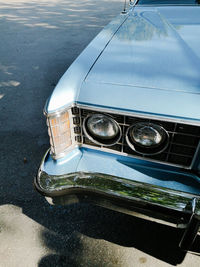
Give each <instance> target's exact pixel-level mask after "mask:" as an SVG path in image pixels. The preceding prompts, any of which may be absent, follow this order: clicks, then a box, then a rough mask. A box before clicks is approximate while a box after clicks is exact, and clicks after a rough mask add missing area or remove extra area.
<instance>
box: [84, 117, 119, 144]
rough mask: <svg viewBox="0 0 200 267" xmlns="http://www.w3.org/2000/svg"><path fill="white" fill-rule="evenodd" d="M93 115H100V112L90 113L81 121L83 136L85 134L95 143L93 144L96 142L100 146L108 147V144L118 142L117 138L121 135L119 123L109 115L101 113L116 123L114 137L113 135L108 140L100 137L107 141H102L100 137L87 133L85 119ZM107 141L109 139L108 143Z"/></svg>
mask: <svg viewBox="0 0 200 267" xmlns="http://www.w3.org/2000/svg"><path fill="white" fill-rule="evenodd" d="M93 115H102V114H98V113H94V114H92V115H89V116H87V117H86V118H85V119H84V121H83V131H84V134H85V136H86V137H87V138H88V139H89V140H90V141H91V142H93V143H95V144H97V145H100V146H106V147H109V146H113V145H115V144H117V143H118V142H119V140H120V139H121V137H122V130H121V127H120V125H119V124H118V122H116V121H115V120H114V119H113V118H112V117H110V116H107V115H103V116H105V117H106V118H108V119H109V120H110V121H112V122H113V123H114V124H115V125H117V127H118V130H119V132H118V134H117V136H116V137H114V138H113V139H110V140H109V139H102V141H108V143H106V142H102V141H101V138H100V137H99V138H98V137H97V138H95V137H93V136H91V135H90V134H89V133H88V130H87V121H88V119H89V118H90V117H91V116H93ZM109 141H110V143H109Z"/></svg>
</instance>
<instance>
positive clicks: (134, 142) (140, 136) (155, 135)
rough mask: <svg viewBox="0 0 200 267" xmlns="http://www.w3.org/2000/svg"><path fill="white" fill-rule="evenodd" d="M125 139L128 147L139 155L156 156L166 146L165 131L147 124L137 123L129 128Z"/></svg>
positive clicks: (155, 125)
mask: <svg viewBox="0 0 200 267" xmlns="http://www.w3.org/2000/svg"><path fill="white" fill-rule="evenodd" d="M126 139H127V143H128V144H129V146H130V147H131V148H132V149H133V150H135V151H136V152H138V153H141V154H151V155H153V154H158V153H161V152H162V151H163V150H164V149H165V148H166V147H167V145H168V133H167V132H166V131H165V129H164V128H163V127H161V126H160V125H157V124H153V123H148V122H147V123H145V122H139V123H136V124H134V125H132V126H131V127H129V129H128V131H127V135H126Z"/></svg>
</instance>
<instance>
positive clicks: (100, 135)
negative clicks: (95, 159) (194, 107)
mask: <svg viewBox="0 0 200 267" xmlns="http://www.w3.org/2000/svg"><path fill="white" fill-rule="evenodd" d="M83 129H84V133H85V135H86V136H87V137H88V138H89V139H90V140H91V141H92V142H94V143H97V144H101V145H105V146H111V145H113V144H116V143H117V142H118V141H119V139H120V137H121V128H120V127H119V125H118V123H117V122H116V121H115V120H113V119H112V118H111V117H109V116H106V115H103V114H94V115H91V116H89V117H87V118H86V119H85V120H84V125H83Z"/></svg>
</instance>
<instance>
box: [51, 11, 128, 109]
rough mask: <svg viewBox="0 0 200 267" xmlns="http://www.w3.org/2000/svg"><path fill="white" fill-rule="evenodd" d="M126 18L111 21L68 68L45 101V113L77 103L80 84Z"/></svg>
mask: <svg viewBox="0 0 200 267" xmlns="http://www.w3.org/2000/svg"><path fill="white" fill-rule="evenodd" d="M126 17H127V16H126V15H119V16H117V17H116V18H115V19H114V20H112V21H111V22H110V23H109V24H108V25H107V26H106V27H105V28H104V29H103V30H102V31H101V32H100V33H99V34H98V35H97V36H96V37H95V39H94V40H93V41H92V42H91V43H90V44H89V45H88V46H87V47H86V48H85V50H84V51H83V52H82V53H81V54H80V56H79V57H78V58H77V59H76V60H75V61H74V63H73V64H72V65H71V66H70V67H69V69H68V70H67V71H66V72H65V74H64V75H63V76H62V78H61V79H60V81H59V82H58V84H57V86H56V87H55V89H54V91H53V93H52V95H51V97H50V99H49V100H48V101H47V104H46V111H47V112H48V113H53V112H55V111H56V110H58V109H62V108H64V107H68V106H69V105H70V104H72V103H74V102H75V101H77V99H78V95H79V91H80V88H81V84H82V82H83V80H84V79H85V77H86V75H87V74H88V72H89V70H90V68H91V67H92V65H93V64H94V62H95V60H96V59H97V58H98V57H99V55H100V54H101V52H102V51H103V49H104V48H105V46H106V45H107V44H108V42H109V41H110V39H111V38H112V37H113V35H114V34H115V32H116V31H117V29H118V28H119V27H120V25H121V24H122V23H123V22H124V20H125V19H126Z"/></svg>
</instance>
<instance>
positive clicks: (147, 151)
mask: <svg viewBox="0 0 200 267" xmlns="http://www.w3.org/2000/svg"><path fill="white" fill-rule="evenodd" d="M137 124H143V125H147V126H152V128H154V127H155V128H159V129H160V131H161V132H162V133H163V135H164V137H163V140H161V142H160V143H159V144H157V145H152V146H149V147H148V146H142V145H141V144H139V143H137V142H135V141H134V139H133V138H132V137H131V133H130V132H131V130H132V128H133V127H135V126H136V125H137ZM156 130H157V129H156ZM126 142H127V144H128V145H129V147H130V148H131V149H132V150H133V151H135V152H136V153H138V154H140V155H145V156H151V155H152V156H153V155H158V154H160V153H162V152H163V151H165V150H166V148H167V147H168V145H169V133H168V132H167V131H166V130H165V129H164V128H163V127H162V126H160V125H159V124H155V123H149V122H145V121H144V122H135V123H134V124H133V125H131V126H130V127H129V128H128V129H127V131H126Z"/></svg>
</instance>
